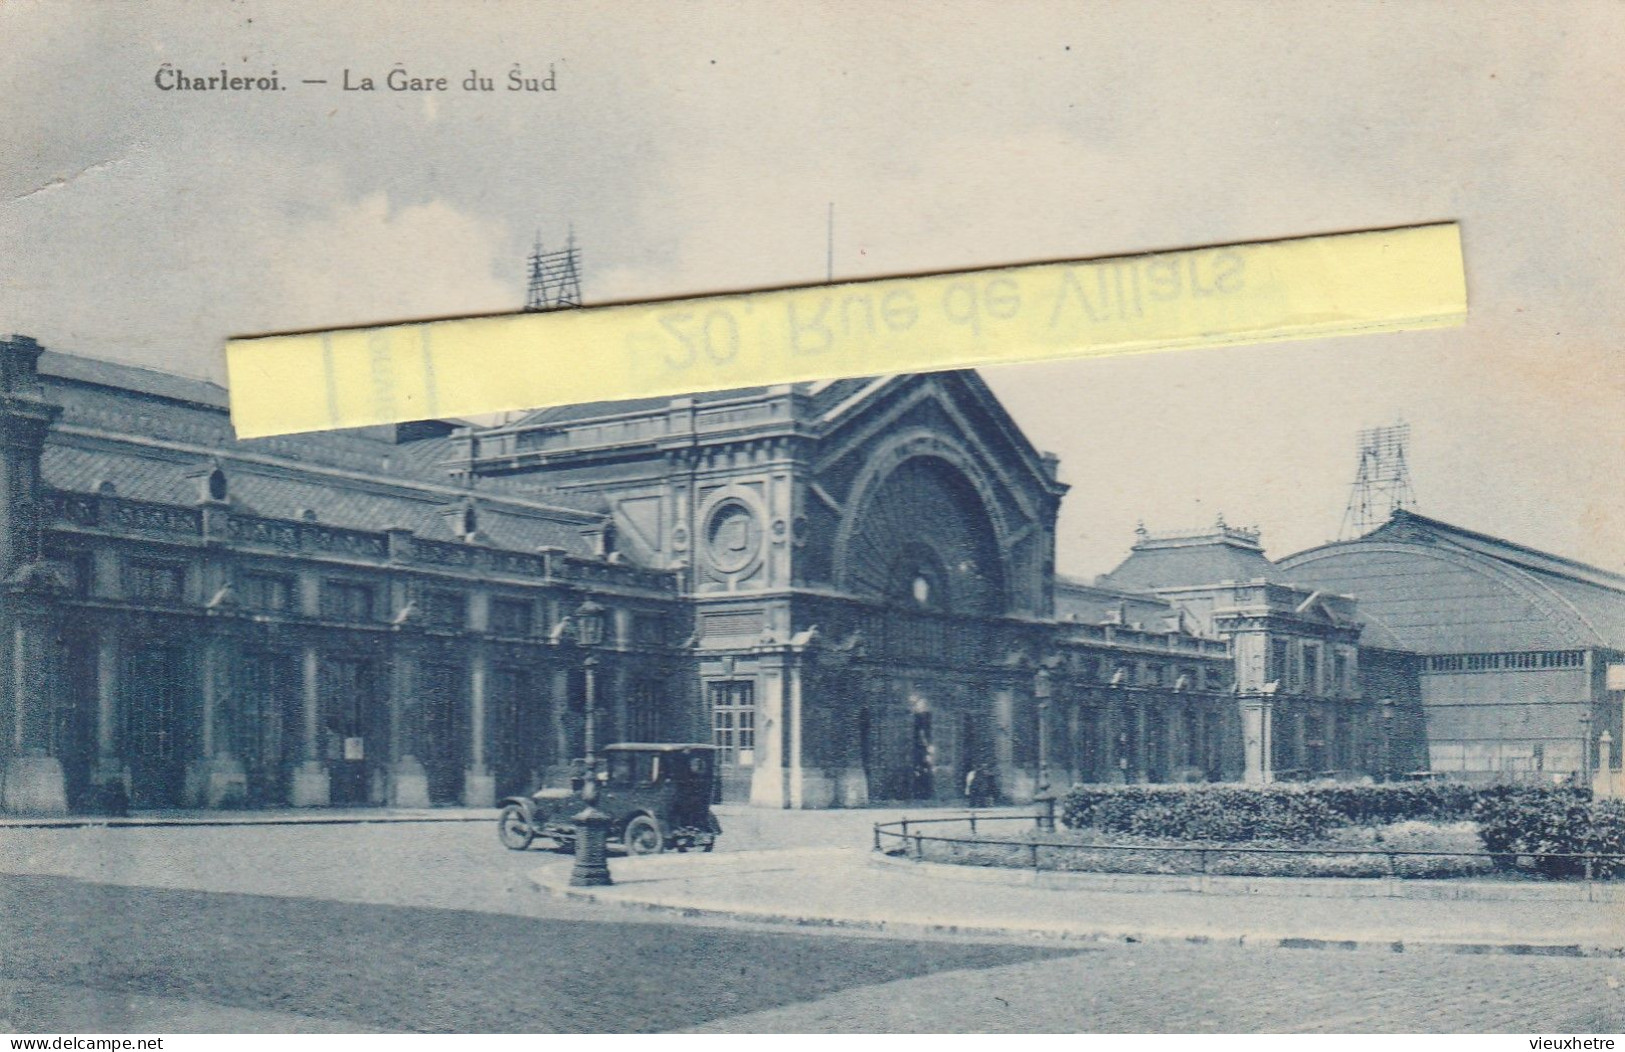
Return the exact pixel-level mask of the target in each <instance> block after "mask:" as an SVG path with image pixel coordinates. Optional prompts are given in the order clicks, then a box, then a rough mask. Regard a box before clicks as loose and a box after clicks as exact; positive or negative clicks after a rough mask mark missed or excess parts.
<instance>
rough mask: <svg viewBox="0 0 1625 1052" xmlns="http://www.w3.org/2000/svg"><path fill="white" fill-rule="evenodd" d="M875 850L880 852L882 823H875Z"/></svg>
mask: <svg viewBox="0 0 1625 1052" xmlns="http://www.w3.org/2000/svg"><path fill="white" fill-rule="evenodd" d="M875 850H876V851H879V850H880V823H879V822H876V823H875Z"/></svg>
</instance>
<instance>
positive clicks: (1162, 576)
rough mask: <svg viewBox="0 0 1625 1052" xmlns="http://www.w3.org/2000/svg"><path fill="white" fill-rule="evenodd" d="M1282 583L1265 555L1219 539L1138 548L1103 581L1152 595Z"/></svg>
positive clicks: (1113, 586)
mask: <svg viewBox="0 0 1625 1052" xmlns="http://www.w3.org/2000/svg"><path fill="white" fill-rule="evenodd" d="M1257 578H1263V579H1265V580H1268V581H1276V580H1280V573H1279V572H1278V571H1277V570H1276V568H1275V566H1274V564H1273V563H1271V562H1270V561H1269V560H1268V559H1266V558H1265V557H1264V553H1263V552H1262V551H1260V550H1258V549H1257V548H1254V547H1246V546H1239V545H1236V544H1233V543H1230V542H1228V541H1226V540H1224V539H1222V538H1220V537H1218V536H1215V537H1213V538H1211V539H1201V540H1198V539H1195V538H1193V539H1191V543H1181V544H1170V545H1167V546H1163V545H1160V544H1158V543H1157V542H1151V544H1150V545H1135V547H1134V550H1133V551H1131V552H1130V553H1129V557H1128V558H1127V559H1125V560H1123V562H1122V564H1121V565H1120V566H1118V567H1117V569H1115V570H1113V571H1112V572H1111V573H1109V574H1106V575H1105V576H1104V577H1102V578H1101V579H1100V583H1101V584H1103V585H1105V586H1107V587H1109V588H1122V589H1126V590H1128V591H1149V590H1151V589H1153V588H1179V587H1183V586H1187V585H1199V584H1216V583H1218V582H1220V581H1251V580H1255V579H1257Z"/></svg>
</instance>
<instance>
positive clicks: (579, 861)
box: [570, 599, 614, 888]
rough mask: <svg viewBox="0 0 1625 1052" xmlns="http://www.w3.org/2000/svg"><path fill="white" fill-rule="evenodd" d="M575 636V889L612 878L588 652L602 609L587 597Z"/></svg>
mask: <svg viewBox="0 0 1625 1052" xmlns="http://www.w3.org/2000/svg"><path fill="white" fill-rule="evenodd" d="M575 638H576V644H577V645H578V646H581V647H583V648H586V649H587V657H586V659H585V660H584V661H582V663H581V664H582V673H583V680H584V682H583V684H582V686H583V692H584V694H585V697H584V698H583V703H584V708H585V712H584V714H583V715H584V716H585V720H584V722H583V726H582V746H583V751H584V752H585V753H586V756H585V758H584V759H585V763H586V767H587V777H586V781H585V782H584V783H583V784H582V787H581V799H582V800H583V801H584V802H585V803H586V805H587V806H586V807H584V808H582V809H581V812H580V813H579V814H577V815H576V816H575V824H576V861H575V867H574V868H573V869H571V871H570V884H571V885H572V886H573V887H578V888H584V887H603V886H605V885H607V884H613V883H614V881H613V880H611V879H610V876H609V853H608V848H607V846H606V842H607V841H608V839H609V816H608V815H606V814H605V813H604V812H602V811H600V810H599V809H598V742H597V735H596V730H597V726H596V724H597V720H596V713H597V708H598V697H597V690H596V687H597V683H596V680H597V669H598V656H597V655H596V654H594V653H592V650H591V648H592V647H596V646H598V645H599V644H600V643H602V642H603V641H604V608H603V607H602V606H600V605H598V604H597V603H595V602H593V601H592V600H591V599H589V600H587V601H586V602H584V603H582V604H581V605H580V606H579V607H577V608H576V612H575Z"/></svg>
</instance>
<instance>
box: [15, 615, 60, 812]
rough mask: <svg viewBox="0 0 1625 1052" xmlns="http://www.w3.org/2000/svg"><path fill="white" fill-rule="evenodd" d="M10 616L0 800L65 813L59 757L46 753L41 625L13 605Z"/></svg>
mask: <svg viewBox="0 0 1625 1052" xmlns="http://www.w3.org/2000/svg"><path fill="white" fill-rule="evenodd" d="M8 598H11V600H12V603H13V604H14V605H13V610H14V611H15V612H14V614H13V617H12V621H11V639H10V643H11V646H10V647H9V648H8V649H9V650H10V657H11V677H10V687H11V698H10V701H11V708H12V719H11V727H12V741H11V743H10V744H11V750H10V751H11V753H12V755H11V757H10V758H9V759H8V761H7V762H6V765H5V772H4V775H3V777H0V802H3V803H4V805H5V809H6V810H8V811H17V812H24V813H29V814H65V813H67V810H68V793H67V783H66V780H65V779H64V778H63V773H62V762H61V761H60V760H58V759H57V758H56V757H55V756H52V755H51V754H50V742H51V727H50V721H51V709H50V706H51V700H52V699H51V695H50V690H51V684H50V679H49V676H48V674H47V669H46V667H45V626H44V625H43V624H41V623H39V622H38V621H36V620H35V618H34V617H33V616H30V613H29V612H28V611H27V610H26V609H24V610H17V609H16V606H15V604H16V601H17V600H16V597H15V596H13V597H8Z"/></svg>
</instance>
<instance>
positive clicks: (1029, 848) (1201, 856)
mask: <svg viewBox="0 0 1625 1052" xmlns="http://www.w3.org/2000/svg"><path fill="white" fill-rule="evenodd" d="M1044 821H1045V816H1044V814H1043V813H1040V814H1038V815H1036V816H1035V815H1032V814H989V813H978V812H976V811H969V812H965V813H963V814H959V815H952V816H947V817H932V818H903V819H899V820H896V821H891V822H876V823H875V824H874V850H875V851H877V852H883V853H885V854H888V855H894V856H896V855H903V856H907V857H909V858H912V859H914V860H915V861H919V862H924V861H927V858H926V856H927V845H930V846H931V848H932V849H933V850H934V849H936V848H937V847H939V846H943V845H946V846H948V847H950V848H958V847H973V848H978V849H995V850H997V849H1003V850H1004V851H1005V852H1006V853H1007V855H1012V854H1019V855H1024V856H1025V863H1024V864H1023V865H1022V866H1020V867H1015V866H1010V865H1009V863H1008V862H999V861H995V862H986V861H984V862H980V863H970V864H979V865H997V866H1004V867H1006V868H1023V869H1031V870H1033V871H1034V872H1043V871H1044V870H1046V869H1047V870H1050V871H1065V870H1067V869H1068V868H1069V867H1067V866H1064V865H1058V864H1055V863H1056V862H1057V861H1058V860H1064V859H1065V858H1066V857H1067V856H1068V855H1070V854H1073V853H1076V854H1077V855H1089V854H1093V855H1095V856H1101V855H1109V854H1111V853H1116V854H1118V855H1125V854H1127V855H1134V854H1140V855H1151V856H1153V857H1164V858H1168V859H1174V860H1181V861H1185V862H1186V863H1187V864H1188V865H1191V866H1194V868H1192V869H1189V870H1186V871H1185V872H1186V874H1188V875H1197V874H1200V875H1202V876H1208V875H1236V876H1239V875H1249V874H1240V873H1215V872H1214V871H1213V868H1212V867H1213V863H1214V862H1215V861H1217V860H1221V859H1225V858H1231V857H1237V856H1239V857H1243V858H1247V857H1284V858H1289V859H1290V858H1292V857H1307V856H1318V857H1322V858H1325V857H1332V858H1340V857H1341V858H1350V859H1353V858H1383V859H1384V860H1385V865H1384V867H1383V872H1381V873H1377V874H1372V875H1376V876H1385V877H1396V878H1405V877H1415V876H1428V875H1431V874H1429V873H1428V872H1427V869H1428V867H1426V866H1417V867H1406V866H1404V865H1401V864H1400V860H1403V859H1433V860H1444V859H1454V860H1467V859H1470V860H1476V861H1478V862H1479V863H1480V865H1481V868H1484V869H1485V870H1486V871H1497V872H1505V871H1507V870H1509V869H1513V870H1515V869H1519V868H1524V869H1527V868H1531V867H1536V868H1538V867H1541V866H1544V867H1546V869H1547V870H1548V871H1550V870H1554V869H1555V870H1562V869H1564V868H1569V869H1572V870H1574V871H1575V872H1574V873H1573V876H1576V877H1578V876H1582V875H1583V877H1584V879H1586V880H1596V879H1610V878H1612V877H1614V876H1615V875H1616V874H1617V875H1620V876H1625V855H1622V854H1611V853H1604V852H1587V853H1574V852H1540V853H1531V852H1521V853H1505V852H1503V853H1497V852H1491V851H1442V850H1441V851H1415V850H1407V849H1402V848H1385V847H1380V846H1372V847H1363V848H1361V847H1354V848H1349V847H1250V846H1247V845H1238V844H1215V843H1191V844H1132V843H1131V844H1086V843H1081V842H1078V841H1075V840H1065V839H1060V838H1058V837H1055V836H1049V837H1043V836H1040V835H1038V834H1039V833H1040V832H1042V831H1043V823H1044ZM954 823H959V824H964V825H966V826H967V827H968V835H965V836H949V835H944V834H942V833H938V832H936V831H935V830H932V831H931V832H927V831H926V829H925V827H935V826H942V825H949V824H954ZM1001 823H1021V824H1025V825H1027V826H1028V827H1029V828H1030V829H1031V830H1032V833H1031V834H1030V835H1028V836H1025V837H990V836H983V835H980V830H981V828H982V827H985V826H987V825H990V824H992V825H998V824H1001ZM939 854H946V855H948V856H949V857H948V858H946V859H941V860H943V861H950V862H951V861H952V856H953V854H954V852H953V851H952V850H950V851H947V852H940V853H939ZM1046 854H1047V855H1048V857H1049V859H1050V862H1051V864H1050V865H1047V866H1046V865H1044V857H1045V855H1046ZM933 860H936V859H933ZM961 864H965V863H961ZM1407 868H1411V869H1415V870H1420V871H1421V872H1412V873H1407V872H1405V870H1406V869H1407ZM1088 871H1092V872H1119V873H1123V872H1130V873H1139V872H1153V873H1169V872H1178V871H1169V870H1152V871H1145V870H1134V869H1126V870H1125V869H1118V870H1111V869H1093V870H1088ZM1325 875H1328V876H1346V875H1365V874H1345V873H1335V874H1325Z"/></svg>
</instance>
